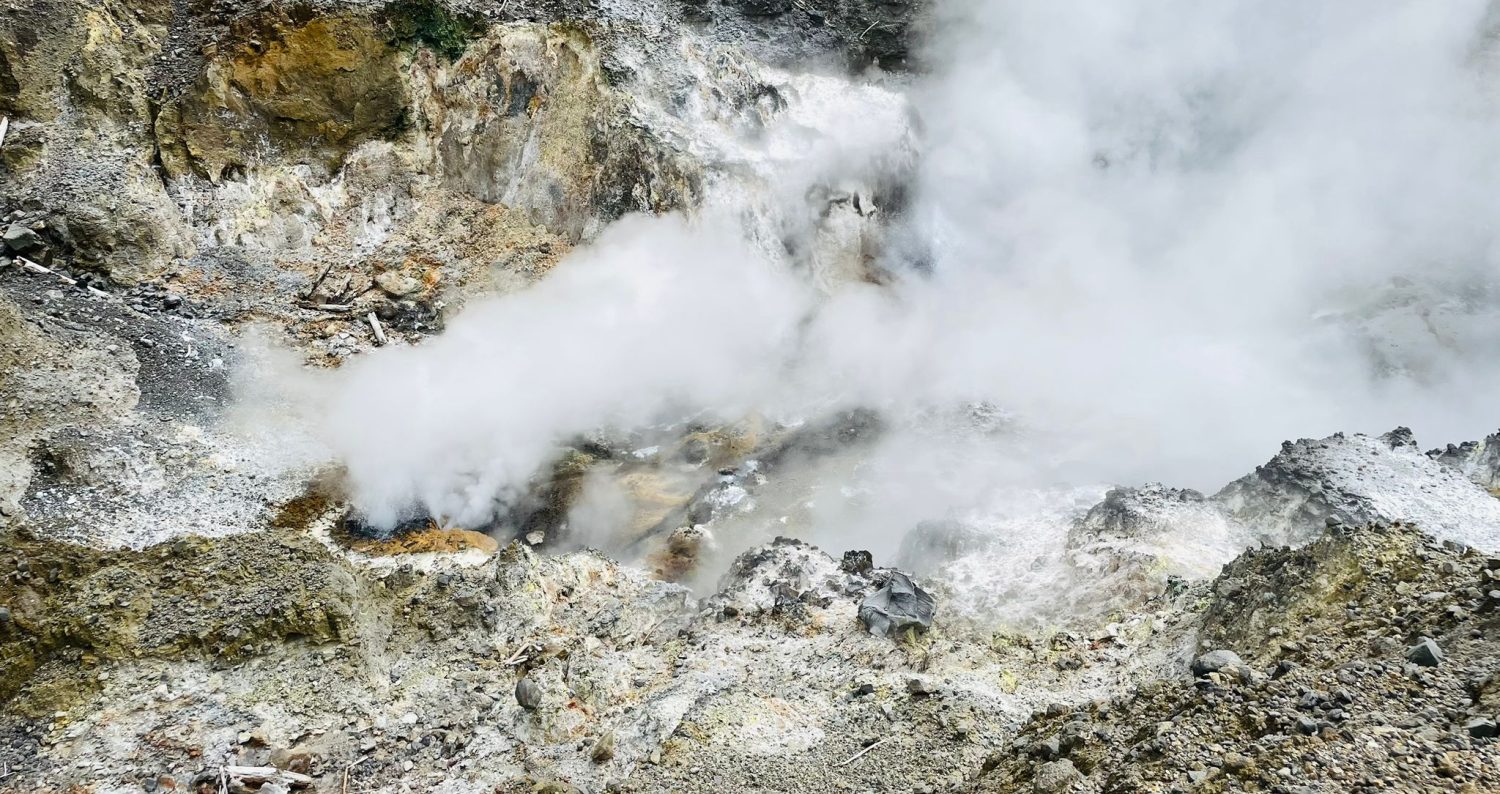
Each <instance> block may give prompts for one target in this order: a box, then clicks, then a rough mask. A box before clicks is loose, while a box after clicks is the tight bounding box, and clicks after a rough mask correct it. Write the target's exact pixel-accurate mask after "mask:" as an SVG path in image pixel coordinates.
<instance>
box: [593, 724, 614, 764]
mask: <svg viewBox="0 0 1500 794" xmlns="http://www.w3.org/2000/svg"><path fill="white" fill-rule="evenodd" d="M614 757H615V732H614V731H605V732H604V735H603V736H600V737H599V741H597V742H594V749H593V750H592V751H591V752H590V753H589V758H591V759H593V761H594V763H596V764H602V763H604V762H606V761H608V760H609V759H611V758H614Z"/></svg>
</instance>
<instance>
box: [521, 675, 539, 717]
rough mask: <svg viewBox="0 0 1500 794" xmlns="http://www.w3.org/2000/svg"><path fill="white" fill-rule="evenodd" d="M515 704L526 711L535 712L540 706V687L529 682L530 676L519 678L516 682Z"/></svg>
mask: <svg viewBox="0 0 1500 794" xmlns="http://www.w3.org/2000/svg"><path fill="white" fill-rule="evenodd" d="M516 702H517V703H519V704H521V708H523V709H526V710H527V711H535V710H536V709H537V707H538V706H540V705H542V687H541V685H540V684H538V683H537V682H535V681H533V680H531V676H521V680H519V681H517V682H516Z"/></svg>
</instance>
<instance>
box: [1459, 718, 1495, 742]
mask: <svg viewBox="0 0 1500 794" xmlns="http://www.w3.org/2000/svg"><path fill="white" fill-rule="evenodd" d="M1464 730H1466V731H1468V732H1469V735H1470V736H1472V737H1474V738H1475V739H1493V738H1494V737H1496V736H1500V726H1496V725H1495V721H1494V720H1492V719H1487V718H1485V717H1475V718H1474V719H1472V720H1469V721H1468V722H1466V723H1464Z"/></svg>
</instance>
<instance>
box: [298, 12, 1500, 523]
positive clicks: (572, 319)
mask: <svg viewBox="0 0 1500 794" xmlns="http://www.w3.org/2000/svg"><path fill="white" fill-rule="evenodd" d="M1489 24H1490V20H1489V14H1488V9H1487V4H1486V3H1485V2H1481V1H1480V0H1452V1H1451V2H1445V3H1438V4H1433V3H1430V2H1390V3H1376V4H1372V3H1369V2H1356V1H1355V0H1336V1H1332V2H1325V3H1318V4H1312V5H1309V4H1306V3H1296V2H1269V3H1268V2H1248V1H1244V2H1221V3H1209V4H1205V3H1201V2H1190V1H1188V0H1176V1H1173V2H1153V3H1111V4H1100V3H1097V2H1083V1H1082V0H1077V1H1075V2H1066V1H1065V2H1056V1H1049V2H948V3H944V4H942V5H941V7H940V11H939V24H938V25H937V26H936V34H935V36H936V40H935V41H933V42H931V43H930V46H929V47H928V50H929V52H930V53H931V56H930V58H929V62H930V63H932V64H933V73H932V74H930V75H928V76H926V77H923V78H920V79H918V80H917V81H916V82H915V84H914V85H913V86H911V88H910V90H909V92H908V93H907V97H908V101H909V102H910V104H911V106H912V107H913V109H914V111H915V114H916V116H917V117H918V118H919V119H920V125H919V127H920V129H921V130H922V132H921V144H920V156H919V160H918V163H917V165H916V166H915V169H914V171H913V172H911V173H905V172H901V171H899V169H898V170H897V171H893V172H891V173H886V174H883V175H880V174H877V175H875V177H876V178H885V179H888V180H895V179H898V178H903V179H904V178H909V179H910V180H911V183H912V185H911V190H910V194H911V195H912V196H913V197H914V198H913V199H912V200H911V201H910V202H909V205H908V206H907V207H905V211H904V212H903V213H902V214H901V215H900V217H899V219H898V220H895V221H893V224H894V227H893V229H892V230H891V234H890V235H889V236H888V237H887V238H884V242H885V243H890V242H891V241H898V242H901V243H902V244H900V245H894V244H892V245H887V246H886V247H885V248H884V251H885V253H884V255H883V258H882V259H881V260H880V264H881V265H882V266H883V268H884V270H885V271H886V273H887V276H888V278H887V283H884V284H882V285H880V286H876V285H875V284H872V283H868V282H867V281H864V280H860V279H857V278H849V277H847V275H848V274H847V273H844V274H843V275H844V277H835V276H838V275H839V274H838V273H834V274H833V275H832V276H831V275H830V268H831V267H832V266H829V265H828V264H827V261H826V260H829V259H830V258H831V259H834V260H837V259H839V258H840V257H841V256H842V257H848V256H850V255H851V254H850V247H851V246H853V247H856V248H858V247H859V246H865V247H868V246H870V245H871V244H872V243H871V240H870V239H869V237H868V229H866V228H865V227H863V226H858V224H860V223H864V222H865V221H863V220H859V219H855V220H853V221H851V223H854V224H855V226H845V227H837V226H836V225H830V224H828V223H825V224H823V225H822V226H818V225H817V224H812V225H811V226H807V225H805V224H804V225H801V226H799V225H797V224H790V223H789V224H783V228H794V229H796V233H797V234H799V235H806V236H810V238H811V239H812V240H813V241H812V243H810V244H805V245H803V246H802V248H801V249H800V250H802V251H803V253H802V254H796V255H792V256H788V255H786V254H785V253H784V252H783V251H781V250H779V249H777V248H776V247H775V246H765V245H762V244H760V243H763V242H764V241H763V240H759V239H748V238H755V236H756V235H754V234H750V233H749V232H747V231H746V230H745V229H744V227H742V226H737V225H735V224H732V223H729V222H727V221H726V220H725V217H723V216H725V215H730V216H732V213H729V212H718V211H715V212H710V213H704V214H703V215H701V216H700V217H697V218H695V219H694V220H692V221H685V220H683V219H681V218H676V217H666V218H659V219H645V218H630V219H626V220H624V221H621V222H619V223H618V224H617V225H616V226H615V227H614V228H612V229H609V230H607V231H606V232H605V233H604V234H603V235H601V236H600V237H599V238H598V239H597V240H596V241H594V242H593V244H592V245H590V246H588V247H587V248H586V249H583V250H582V251H580V252H579V253H577V254H575V255H574V256H572V257H571V258H569V259H568V260H566V261H565V262H564V263H562V264H561V265H560V266H559V267H558V268H557V269H556V270H555V272H554V273H553V274H551V275H550V276H549V277H548V278H547V279H545V280H544V281H543V282H542V283H540V284H538V285H537V286H535V287H533V288H530V289H528V290H526V291H523V292H519V293H515V294H512V295H508V296H505V297H502V298H498V299H493V300H489V301H482V302H479V303H477V304H475V305H472V306H471V307H469V308H468V309H466V310H465V311H464V312H463V313H462V314H460V315H459V316H458V317H457V318H456V319H455V320H454V321H453V322H452V323H451V324H450V328H449V329H448V331H447V332H446V333H444V334H443V335H442V336H441V337H439V338H436V339H433V340H430V341H428V342H426V343H424V344H423V345H421V346H420V347H416V348H408V349H387V350H383V351H379V352H377V353H375V354H373V355H371V356H369V357H368V358H367V360H364V361H361V362H358V363H357V364H353V365H350V366H348V367H346V369H345V371H343V372H341V373H340V374H339V375H338V376H337V382H336V384H335V386H334V392H335V396H334V397H333V398H331V399H330V400H329V402H328V406H327V416H328V419H327V421H326V422H325V423H324V427H323V432H324V433H325V435H326V438H327V439H328V440H329V443H330V444H331V446H332V447H333V448H334V449H335V451H336V453H337V454H338V456H339V457H340V458H341V459H342V460H343V461H344V462H345V463H346V465H347V466H348V468H349V472H350V475H351V482H352V483H353V487H354V494H353V496H354V499H355V502H356V504H357V506H358V507H359V509H361V510H362V511H363V512H364V513H365V514H366V515H367V516H368V517H369V518H370V520H371V521H372V522H374V523H376V524H381V525H390V524H391V523H393V522H394V521H395V520H397V519H398V518H399V517H400V516H401V515H402V514H403V513H404V512H406V511H413V510H415V511H425V512H428V513H431V514H433V515H438V516H442V517H445V518H446V519H448V520H451V521H454V522H459V523H475V522H482V521H483V520H485V519H487V518H489V517H490V516H491V515H493V514H495V513H496V511H497V510H503V508H504V506H505V505H506V504H508V503H510V502H512V501H513V500H514V499H515V498H517V496H518V494H519V493H520V492H521V491H522V490H524V488H525V487H526V485H527V482H528V480H529V479H530V478H531V477H532V476H533V475H535V474H536V472H537V471H538V469H539V468H540V467H543V466H545V465H547V464H548V463H549V462H550V461H551V460H552V459H553V458H554V456H555V455H556V451H557V448H558V445H559V444H561V443H563V442H565V441H566V440H567V439H568V438H569V437H571V436H572V435H575V434H577V433H581V432H585V431H588V430H590V429H592V428H596V427H600V426H617V427H624V428H630V427H636V426H640V425H644V424H650V423H658V422H670V421H678V420H682V419H683V418H686V417H697V418H702V417H719V418H724V419H733V418H736V417H739V416H744V415H746V414H749V413H757V412H758V413H761V414H765V415H769V416H772V417H777V418H785V419H797V418H804V417H809V416H813V415H816V414H818V413H819V412H822V411H825V410H829V409H832V408H836V407H848V406H871V407H874V408H877V409H880V410H882V411H884V412H886V413H887V414H888V415H890V416H893V417H913V416H918V415H921V414H922V413H923V412H924V411H930V410H933V409H946V408H950V407H953V406H957V405H965V404H976V403H985V404H989V405H992V406H998V407H999V408H1001V409H1003V410H1005V411H1006V412H1008V413H1009V415H1010V416H1012V417H1013V419H1014V428H1016V433H1014V434H1012V435H1010V436H1008V437H1006V439H1005V440H999V439H997V438H994V437H989V436H985V437H979V438H973V437H962V436H955V435H954V434H953V433H950V432H947V431H944V432H936V431H933V430H932V429H931V428H930V427H928V426H926V425H923V424H922V423H921V422H916V421H913V422H905V423H902V422H898V423H897V425H898V428H899V430H898V432H894V433H892V434H891V436H890V439H889V440H888V442H887V444H886V445H885V446H884V447H882V448H880V449H877V450H876V451H874V452H872V453H871V455H870V459H869V460H868V461H867V463H866V464H865V465H863V466H862V467H860V468H859V477H860V478H861V481H860V483H859V484H858V488H859V489H862V490H861V491H860V492H861V493H863V494H864V496H863V497H861V499H857V500H854V501H855V502H857V506H856V507H854V508H849V507H837V508H835V507H833V506H831V505H832V503H831V502H830V503H827V505H825V507H826V511H825V512H824V513H823V514H822V515H823V522H822V525H821V527H820V528H821V530H822V531H823V532H824V533H825V534H826V533H833V534H835V535H837V534H843V535H845V536H851V535H853V536H852V537H848V540H849V542H850V544H851V545H853V544H855V543H860V542H863V541H865V540H867V538H866V537H861V536H859V533H865V534H880V535H881V537H884V538H886V539H887V540H889V538H890V537H893V536H892V535H891V534H890V533H895V532H898V531H899V530H900V529H901V528H902V527H904V526H910V522H912V521H914V520H919V519H921V518H922V517H924V516H925V517H934V516H942V515H951V514H954V513H963V512H965V511H968V512H973V511H984V510H991V511H993V510H994V509H995V497H994V492H995V489H996V488H997V487H1000V486H1007V485H1016V486H1020V485H1041V484H1055V483H1075V484H1084V483H1097V482H1122V483H1135V482H1141V481H1145V480H1165V481H1168V482H1171V483H1174V484H1179V485H1184V486H1192V487H1199V488H1208V489H1212V488H1216V487H1217V486H1218V485H1221V484H1222V483H1223V482H1225V481H1226V480H1227V479H1229V478H1231V477H1233V476H1236V475H1238V474H1241V473H1243V472H1244V471H1246V470H1248V469H1249V468H1251V467H1252V466H1253V465H1254V464H1256V463H1258V462H1260V461H1262V460H1264V459H1265V458H1266V457H1267V456H1269V455H1270V454H1271V452H1273V451H1274V449H1275V446H1276V444H1277V443H1278V442H1279V441H1280V440H1281V439H1283V438H1287V437H1295V436H1309V435H1322V434H1326V433H1329V432H1333V431H1336V430H1360V431H1380V430H1385V429H1388V428H1389V427H1390V426H1393V425H1396V424H1409V425H1412V426H1414V427H1415V428H1416V429H1417V431H1418V433H1419V436H1421V437H1423V438H1424V439H1427V440H1428V441H1429V442H1430V443H1433V444H1436V443H1438V442H1440V441H1448V440H1459V439H1464V438H1471V437H1477V436H1479V435H1480V434H1481V433H1482V432H1484V431H1486V430H1491V429H1493V426H1494V425H1495V423H1496V421H1497V419H1500V417H1497V415H1496V414H1495V412H1494V410H1493V405H1492V401H1491V400H1490V399H1489V395H1492V394H1495V393H1496V387H1497V386H1500V366H1497V363H1500V362H1497V360H1496V359H1497V356H1500V311H1497V306H1500V296H1497V285H1496V283H1495V282H1496V274H1497V273H1500V267H1497V266H1500V262H1497V261H1496V260H1497V255H1500V246H1497V243H1500V240H1497V238H1496V233H1495V228H1496V226H1495V224H1494V219H1495V218H1500V191H1497V190H1495V188H1494V186H1495V185H1496V184H1497V180H1496V177H1497V176H1500V173H1497V170H1500V116H1497V112H1496V111H1497V108H1496V103H1495V99H1496V97H1497V92H1496V86H1497V85H1500V83H1497V82H1496V79H1495V78H1496V75H1494V74H1493V69H1492V65H1493V62H1494V48H1493V45H1492V39H1493V36H1492V34H1491V32H1490V30H1489V27H1488V26H1489ZM789 101H791V102H792V103H793V106H794V111H792V112H790V113H789V115H791V116H793V117H795V119H796V124H797V131H798V134H799V135H806V134H808V131H809V129H811V130H812V131H813V132H815V133H816V134H817V135H821V136H823V138H822V139H821V143H820V145H818V146H808V147H805V149H806V150H807V151H809V152H814V153H816V157H817V158H818V162H816V163H809V162H807V161H806V160H805V159H804V160H798V159H797V158H795V157H793V158H788V159H784V160H781V161H777V162H779V165H778V166H777V167H778V168H779V169H780V170H779V171H778V172H777V178H776V180H775V181H776V184H775V185H774V189H771V188H767V192H766V193H762V194H754V187H755V185H758V184H763V183H760V182H757V183H754V184H752V185H749V186H747V185H739V186H734V187H735V189H736V190H738V191H739V192H738V193H735V192H733V191H730V192H728V193H725V194H723V195H720V196H718V198H719V199H721V200H719V201H718V202H717V204H716V206H718V207H720V209H723V208H725V205H726V204H727V205H730V206H729V207H728V209H731V210H732V209H733V204H734V201H726V200H723V199H724V196H725V195H728V196H742V197H744V196H750V197H751V198H753V201H754V202H755V203H756V204H757V207H758V211H764V205H766V204H768V203H769V204H773V205H777V204H779V205H780V206H779V209H778V211H779V212H780V214H781V216H782V217H783V218H805V217H806V216H807V208H806V207H805V206H803V205H801V204H800V203H799V202H801V201H802V200H803V197H804V196H806V195H807V194H808V192H809V189H812V188H819V189H825V190H826V189H829V188H830V186H833V187H835V188H836V187H838V183H839V180H840V178H841V174H846V175H847V177H848V179H850V180H852V181H853V183H854V184H855V187H854V188H851V189H852V190H856V191H857V190H858V189H860V188H859V187H858V186H859V185H861V184H866V183H868V182H870V181H871V180H872V175H871V173H870V169H871V168H872V167H876V166H880V165H881V164H884V165H883V167H887V168H894V167H895V166H892V165H891V164H892V163H906V162H908V161H907V159H905V158H902V157H883V156H882V153H881V152H878V151H875V152H872V151H871V147H872V146H873V144H872V141H873V142H880V141H887V142H896V141H900V142H909V140H910V136H908V135H906V134H905V133H904V132H902V131H896V132H893V134H890V135H886V136H882V135H880V134H876V133H878V132H879V130H875V131H873V132H872V130H870V129H863V128H858V127H859V124H860V122H858V121H857V120H850V119H849V118H848V117H847V114H848V113H849V109H848V108H847V107H844V108H839V112H840V113H843V114H846V115H845V116H840V117H838V118H836V119H829V120H826V121H827V123H824V124H822V125H821V126H820V125H817V124H814V123H813V122H812V121H809V117H815V116H816V110H817V109H816V107H811V106H807V105H802V106H798V105H797V104H796V103H797V101H798V100H797V98H796V96H795V93H793V97H792V99H791V100H789ZM888 111H889V108H885V109H884V110H883V112H882V113H880V114H873V115H872V118H871V119H869V120H866V121H864V122H863V123H864V124H866V125H870V124H888V123H890V122H889V119H890V118H892V116H893V114H891V113H890V112H888ZM894 115H896V116H899V115H900V114H894ZM898 133H899V134H898ZM765 140H770V141H783V142H784V140H785V139H784V138H778V137H777V134H776V131H775V129H774V122H773V129H772V130H771V132H769V133H767V135H766V137H765ZM842 140H848V141H853V142H857V144H858V145H857V146H853V147H852V151H851V147H849V146H841V145H840V141H842ZM742 145H743V146H744V147H746V148H747V149H749V148H753V146H754V145H755V144H753V143H752V142H742ZM890 145H895V144H894V143H891V144H890ZM887 154H888V153H887ZM872 164H874V165H872ZM866 199H867V200H868V197H866ZM745 200H746V201H749V200H750V198H747V199H745ZM773 209H775V208H773ZM849 217H852V216H849ZM859 217H860V218H861V219H862V218H863V217H864V216H863V215H861V216H859ZM763 220H764V219H763V218H762V221H763ZM763 226H764V224H763V223H762V224H761V226H758V227H757V228H758V229H760V228H763ZM840 228H842V231H840V230H839V229H840ZM851 229H852V231H851ZM819 235H822V236H823V237H822V238H819ZM830 235H832V237H830ZM840 235H842V236H840ZM818 239H822V240H823V243H827V245H824V246H823V248H821V249H820V248H819V245H823V243H819V242H818ZM830 239H832V240H833V243H829V242H828V241H829V240H830ZM803 242H804V243H806V242H807V241H805V240H804V241H803ZM877 242H880V241H879V240H877ZM809 250H811V251H813V254H808V253H806V251H809ZM829 251H832V252H833V253H829ZM832 269H833V270H835V271H836V270H837V268H836V267H832ZM830 486H832V484H830ZM589 504H591V505H594V506H595V507H597V506H598V505H601V504H603V505H608V504H613V502H611V501H610V500H608V499H595V500H593V501H591V502H589ZM595 512H597V510H596V511H595ZM596 518H597V519H598V521H599V522H600V523H601V524H607V523H608V521H607V517H602V516H599V517H596ZM889 545H891V544H890V543H887V546H889Z"/></svg>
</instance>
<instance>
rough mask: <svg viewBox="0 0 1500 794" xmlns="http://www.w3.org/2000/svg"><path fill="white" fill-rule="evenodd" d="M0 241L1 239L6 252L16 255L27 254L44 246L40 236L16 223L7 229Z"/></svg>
mask: <svg viewBox="0 0 1500 794" xmlns="http://www.w3.org/2000/svg"><path fill="white" fill-rule="evenodd" d="M0 239H3V241H4V243H5V248H6V250H7V251H11V252H13V253H17V254H29V253H31V252H32V251H35V250H37V249H39V248H41V247H42V246H43V245H45V243H44V242H43V240H42V236H41V235H40V234H37V233H36V232H34V231H32V230H30V229H28V228H26V227H25V226H22V225H20V224H18V223H12V224H11V225H10V226H9V227H7V228H6V230H5V234H4V236H3V238H0Z"/></svg>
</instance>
